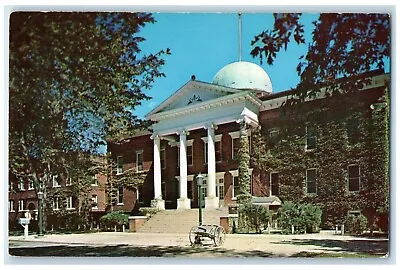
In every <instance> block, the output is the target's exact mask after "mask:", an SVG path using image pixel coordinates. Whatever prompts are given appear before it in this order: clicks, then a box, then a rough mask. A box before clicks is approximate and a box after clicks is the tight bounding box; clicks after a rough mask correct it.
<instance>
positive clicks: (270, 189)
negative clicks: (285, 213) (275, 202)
mask: <svg viewBox="0 0 400 270" xmlns="http://www.w3.org/2000/svg"><path fill="white" fill-rule="evenodd" d="M272 174H277V175H278V194H272ZM279 185H280V181H279V172H277V171H273V172H270V173H269V196H278V195H279Z"/></svg>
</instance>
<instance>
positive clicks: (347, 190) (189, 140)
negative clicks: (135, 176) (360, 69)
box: [108, 62, 389, 219]
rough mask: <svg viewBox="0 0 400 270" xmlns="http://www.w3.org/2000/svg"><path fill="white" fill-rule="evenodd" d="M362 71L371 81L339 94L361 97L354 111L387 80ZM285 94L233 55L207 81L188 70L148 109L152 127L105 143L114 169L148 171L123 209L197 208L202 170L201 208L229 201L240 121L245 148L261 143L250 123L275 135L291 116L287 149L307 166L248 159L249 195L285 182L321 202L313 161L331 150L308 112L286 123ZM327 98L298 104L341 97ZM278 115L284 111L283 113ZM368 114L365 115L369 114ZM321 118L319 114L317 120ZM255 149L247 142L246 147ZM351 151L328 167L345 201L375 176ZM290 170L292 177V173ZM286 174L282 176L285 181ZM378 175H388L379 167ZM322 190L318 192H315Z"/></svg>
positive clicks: (310, 105)
mask: <svg viewBox="0 0 400 270" xmlns="http://www.w3.org/2000/svg"><path fill="white" fill-rule="evenodd" d="M365 76H367V77H370V78H371V84H369V85H367V86H365V87H364V88H363V89H361V90H359V91H357V92H356V93H353V94H351V97H350V96H347V97H346V96H344V97H342V98H346V99H347V98H348V100H353V101H354V102H353V103H354V104H355V103H357V104H358V103H360V102H361V103H362V105H360V106H359V107H358V110H361V113H364V114H365V113H366V112H367V111H368V110H369V109H368V108H370V107H371V108H373V107H374V106H375V107H376V104H379V103H382V102H381V101H380V100H381V99H382V97H383V96H384V94H385V91H387V86H388V82H389V75H388V74H383V71H375V72H371V73H370V74H366V75H365ZM292 95H293V92H292V91H284V92H279V93H273V91H272V83H271V80H270V78H269V76H268V75H267V73H266V72H265V71H264V70H263V69H262V68H261V67H259V66H258V65H255V64H253V63H248V62H235V63H232V64H229V65H227V66H225V67H223V68H222V69H221V70H220V71H219V72H218V73H217V74H216V75H215V77H214V79H213V81H212V82H211V83H206V82H201V81H198V80H196V79H195V77H194V76H193V77H192V79H191V80H189V81H188V82H187V83H186V84H184V85H183V86H182V87H181V88H180V89H178V90H177V91H176V92H174V93H173V94H172V95H171V96H170V97H169V98H167V99H166V100H165V101H164V102H162V103H161V104H160V105H159V106H157V107H156V108H155V109H153V110H152V111H151V112H149V113H148V114H147V116H146V117H147V119H149V120H151V121H153V125H152V126H151V129H150V130H151V132H150V131H141V132H138V133H137V134H136V135H135V136H133V137H130V138H125V139H124V140H122V141H120V142H109V144H108V150H109V151H110V152H111V153H112V156H113V158H114V159H115V160H116V162H117V163H118V167H119V169H118V170H119V172H118V173H123V172H124V171H125V170H127V169H132V168H133V169H135V170H136V171H138V172H143V171H144V172H146V174H147V176H146V180H145V182H144V184H143V186H141V187H140V188H139V189H138V192H137V193H136V194H130V195H131V196H133V198H134V200H132V201H129V206H127V207H126V209H125V210H128V211H129V210H131V207H133V205H132V203H135V200H136V199H137V200H139V202H140V204H141V205H142V206H150V205H152V206H157V207H158V208H160V209H189V208H196V207H198V203H197V196H198V190H197V186H196V181H195V177H196V175H197V174H199V173H201V174H202V175H204V176H206V184H205V185H204V186H203V191H204V192H203V194H205V195H204V196H205V198H204V199H205V207H206V208H219V207H226V206H228V205H230V204H234V203H235V194H236V193H237V187H238V161H237V151H238V148H239V138H240V123H241V122H244V123H245V124H246V125H245V127H246V129H245V130H242V131H243V132H244V133H245V134H247V136H248V137H249V138H250V147H260V145H257V146H255V145H254V144H253V143H252V141H251V138H252V132H253V131H254V129H255V128H256V127H257V126H260V127H261V130H262V133H263V136H264V137H265V138H266V139H267V140H269V139H271V138H279V136H277V135H279V134H280V133H281V134H282V130H281V129H283V126H285V125H287V124H288V123H291V124H290V125H292V126H296V127H297V128H298V131H299V132H298V133H297V134H296V136H297V137H296V138H297V140H298V141H300V144H301V147H297V148H296V149H295V150H293V151H297V152H298V153H299V155H298V157H299V160H298V161H296V162H297V163H296V164H302V163H304V164H305V162H306V161H307V162H308V163H310V162H311V163H313V165H310V167H309V168H308V167H307V166H306V165H304V166H303V167H304V168H303V167H301V166H300V167H301V168H302V169H301V170H302V172H301V173H298V172H297V171H298V170H300V167H296V166H286V167H284V168H281V170H282V173H280V172H278V171H275V170H276V168H273V167H272V166H271V167H270V168H266V169H263V170H259V169H258V168H255V167H254V166H253V165H252V167H251V169H250V173H251V175H252V181H251V192H252V195H253V196H257V197H270V196H278V197H281V196H282V197H283V198H284V199H288V197H290V194H285V191H284V190H286V189H287V187H289V189H290V188H292V189H293V188H295V189H297V190H299V192H300V193H299V195H298V197H296V198H293V199H294V200H299V201H311V202H320V201H318V193H319V188H320V189H321V190H323V187H324V183H323V181H324V179H322V178H319V176H320V175H324V173H325V174H326V173H328V171H329V173H331V172H330V169H329V168H327V167H320V168H318V166H319V163H318V162H320V160H323V158H324V157H329V155H330V153H329V152H323V151H324V150H323V149H324V148H323V147H324V146H323V144H321V143H322V142H321V141H319V139H318V134H317V133H318V132H317V128H316V126H315V125H318V123H319V122H320V121H319V120H318V121H316V122H315V123H314V124H315V125H310V121H311V120H310V119H308V120H307V119H306V120H305V121H303V122H301V121H300V122H295V123H294V122H293V121H292V122H290V121H291V120H290V119H292V120H293V119H296V118H297V117H298V116H297V115H296V114H295V113H294V111H293V112H292V113H290V112H289V114H287V111H288V110H291V109H290V108H289V107H287V106H286V107H285V106H282V105H283V103H284V102H285V101H286V100H287V99H288V98H290V97H291V96H292ZM331 99H332V100H334V98H327V97H326V96H325V95H324V91H322V92H321V94H320V95H319V96H317V97H315V98H314V99H312V100H311V99H310V100H308V101H307V102H303V103H302V104H300V105H298V106H297V107H299V106H302V107H303V112H306V113H303V114H304V115H306V114H308V112H313V111H314V110H315V109H316V108H318V107H320V105H318V104H325V105H323V106H325V111H327V112H328V114H329V115H334V114H335V112H336V111H337V110H336V108H335V107H333V106H337V105H338V104H341V101H340V100H339V101H338V102H336V103H332V102H330V100H331ZM342 104H345V103H342ZM292 109H293V110H294V109H295V107H293V108H292ZM358 112H360V111H358ZM284 115H291V116H290V119H288V117H284ZM368 115H369V116H368V117H369V118H371V113H369V114H368ZM346 117H347V116H346ZM346 119H347V118H346ZM343 121H345V120H343ZM346 121H347V120H346ZM317 122H318V123H317ZM311 124H313V123H311ZM324 125H325V124H324V123H323V121H322V122H321V126H324ZM375 131H376V130H375ZM322 132H323V134H325V135H326V134H328V135H329V133H331V132H329V131H328V132H326V131H322V130H321V134H322ZM379 132H380V133H379ZM379 132H378V133H379V134H382V138H383V137H385V136H386V137H387V131H385V130H382V129H381V130H379ZM333 133H334V132H332V134H333ZM375 134H377V133H376V132H375ZM364 135H365V136H364V137H363V140H364V141H365V142H364V141H363V143H368V141H369V137H370V135H371V136H372V133H365V134H364ZM332 136H333V135H332ZM346 136H347V135H346ZM284 141H286V140H284ZM344 144H346V143H345V142H344ZM261 147H264V148H265V149H264V150H266V151H269V150H270V149H268V148H270V147H271V145H270V144H265V145H261ZM257 150H258V149H252V151H253V152H251V153H255V152H254V151H257ZM291 151H292V150H291ZM354 151H356V150H354ZM354 151H353V152H354ZM382 151H386V152H383V155H387V150H382ZM287 154H288V155H290V153H287ZM353 156H354V155H353ZM353 156H351V155H350V154H349V156H348V160H346V159H342V160H341V161H340V162H342V163H341V164H340V167H343V168H341V169H340V172H339V171H337V172H332V174H333V178H335V179H337V180H335V181H336V182H337V183H341V184H340V185H341V188H340V189H338V190H337V191H332V192H331V193H332V194H330V196H331V195H332V196H339V197H340V196H342V197H346V198H350V199H349V200H350V201H351V200H352V199H351V198H352V197H351V196H353V197H354V196H355V197H357V196H358V195H357V194H361V193H363V192H364V191H365V190H367V189H368V188H367V187H366V186H363V181H374V180H373V179H372V180H371V179H369V178H368V177H369V176H366V175H365V172H367V171H368V167H369V166H374V165H373V162H370V163H368V162H364V160H366V159H371V153H361V152H360V153H359V154H358V155H357V158H355V156H354V157H353ZM310 160H311V161H310ZM340 162H339V163H340ZM358 162H362V164H363V165H362V166H361V165H359V164H358ZM311 163H310V164H311ZM321 166H322V163H321ZM290 170H292V172H293V173H291V171H290ZM303 171H304V172H303ZM335 173H336V174H335ZM294 175H296V179H292V178H293V177H294ZM292 176H293V177H292ZM285 177H286V179H287V180H284V179H285ZM291 177H292V178H291ZM377 177H378V178H379V177H380V178H388V176H387V174H385V173H384V172H382V174H381V175H379V176H377ZM367 178H368V179H367ZM349 179H350V180H349ZM285 181H286V182H285ZM290 181H292V182H290ZM290 183H292V184H290ZM293 183H295V184H293ZM291 185H292V187H291ZM293 185H296V187H293ZM122 190H123V189H121V191H122ZM343 190H344V191H343ZM123 194H124V200H127V201H128V199H127V198H125V195H127V196H128V194H126V193H125V192H124V193H123ZM323 196H325V195H322V196H321V195H320V197H323ZM355 197H354V198H355ZM310 198H311V199H310ZM313 200H314V201H313ZM356 201H357V199H354V202H356ZM124 204H125V203H124ZM350 210H353V209H352V206H351V205H348V207H347V211H350ZM358 210H360V211H363V209H358ZM328 219H329V218H328Z"/></svg>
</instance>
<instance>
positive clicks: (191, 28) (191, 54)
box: [135, 13, 318, 117]
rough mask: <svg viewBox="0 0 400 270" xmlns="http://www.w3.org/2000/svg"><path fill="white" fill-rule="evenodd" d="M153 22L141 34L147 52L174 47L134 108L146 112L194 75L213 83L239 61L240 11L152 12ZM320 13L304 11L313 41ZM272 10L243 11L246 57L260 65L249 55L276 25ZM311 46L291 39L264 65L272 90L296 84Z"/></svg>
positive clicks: (243, 40) (306, 29)
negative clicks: (299, 67) (220, 72)
mask: <svg viewBox="0 0 400 270" xmlns="http://www.w3.org/2000/svg"><path fill="white" fill-rule="evenodd" d="M153 15H154V18H155V19H156V20H157V22H156V23H155V24H149V25H146V26H145V27H144V28H143V29H142V31H141V33H140V35H141V36H143V37H145V38H146V41H145V42H144V43H143V44H142V50H143V52H144V53H150V52H153V53H154V52H156V51H159V50H161V49H165V48H170V49H171V53H172V54H171V55H169V56H167V57H166V64H165V66H164V67H163V68H162V71H163V72H164V73H165V75H166V77H165V78H158V79H157V80H156V82H155V83H154V86H153V88H152V89H151V90H150V91H148V92H147V94H149V95H150V96H152V97H153V99H152V100H150V101H146V102H143V105H142V106H140V107H138V108H137V109H136V110H135V113H136V114H137V115H138V116H140V117H144V115H145V114H146V113H148V112H149V111H150V110H151V109H153V108H155V107H156V106H157V105H158V104H160V103H161V102H162V101H163V100H165V99H166V98H167V97H169V96H170V95H171V94H172V93H174V92H175V91H176V90H178V89H179V88H180V87H181V86H183V85H184V84H185V83H186V82H187V81H189V80H190V78H191V76H192V75H193V74H194V75H195V76H196V79H197V80H200V81H204V82H211V81H212V79H213V77H214V75H215V74H216V73H217V72H218V70H220V69H221V68H222V67H224V66H225V65H227V64H229V63H232V62H235V61H238V59H239V53H238V50H239V49H238V48H239V43H238V14H237V13H154V14H153ZM317 18H318V14H316V13H307V14H303V16H302V17H301V22H303V24H304V25H305V34H306V40H307V41H310V40H311V31H312V29H313V27H312V25H311V22H312V21H313V20H316V19H317ZM273 22H274V19H273V15H272V14H271V13H243V15H242V61H249V62H253V63H256V64H260V61H259V59H253V58H252V56H251V55H250V51H251V47H250V42H251V40H252V39H253V37H254V36H255V35H257V34H259V33H260V32H261V31H262V30H265V29H272V27H273ZM306 49H307V45H297V44H296V43H295V42H293V43H290V44H289V46H288V49H287V51H282V52H281V53H280V54H279V55H278V57H277V58H276V60H275V62H274V64H273V65H271V66H269V65H267V64H265V63H263V65H262V67H263V68H264V70H265V71H266V72H267V73H268V75H269V76H270V78H271V81H272V86H273V92H275V93H276V92H280V91H283V90H288V89H290V88H291V87H295V86H296V85H297V83H298V82H299V78H298V76H297V73H296V66H297V63H298V61H299V60H298V59H299V57H300V56H301V55H303V54H305V53H306Z"/></svg>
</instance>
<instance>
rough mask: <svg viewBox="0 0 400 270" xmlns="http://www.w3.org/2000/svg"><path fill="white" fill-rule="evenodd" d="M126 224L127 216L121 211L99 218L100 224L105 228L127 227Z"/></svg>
mask: <svg viewBox="0 0 400 270" xmlns="http://www.w3.org/2000/svg"><path fill="white" fill-rule="evenodd" d="M128 222H129V219H128V215H127V214H125V213H124V212H123V211H116V212H110V213H108V214H106V215H104V216H102V217H101V218H100V224H102V226H104V227H106V228H109V227H116V226H122V225H127V224H128Z"/></svg>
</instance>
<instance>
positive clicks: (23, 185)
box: [18, 178, 25, 191]
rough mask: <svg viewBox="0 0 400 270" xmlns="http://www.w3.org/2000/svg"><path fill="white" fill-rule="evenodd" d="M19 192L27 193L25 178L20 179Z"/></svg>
mask: <svg viewBox="0 0 400 270" xmlns="http://www.w3.org/2000/svg"><path fill="white" fill-rule="evenodd" d="M18 190H19V191H25V180H24V179H23V178H18Z"/></svg>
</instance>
